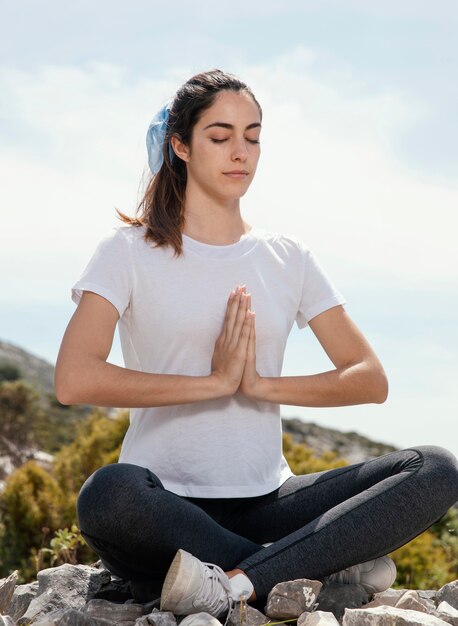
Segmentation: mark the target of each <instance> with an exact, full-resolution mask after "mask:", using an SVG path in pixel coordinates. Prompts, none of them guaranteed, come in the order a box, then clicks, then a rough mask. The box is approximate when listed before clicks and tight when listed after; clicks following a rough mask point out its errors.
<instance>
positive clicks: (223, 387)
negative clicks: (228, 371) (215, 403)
mask: <svg viewBox="0 0 458 626" xmlns="http://www.w3.org/2000/svg"><path fill="white" fill-rule="evenodd" d="M208 378H209V379H210V381H211V384H212V388H213V391H214V394H215V395H214V397H215V398H225V397H227V396H232V395H233V394H234V392H235V390H234V389H233V387H232V386H231V385H230V384H229V383H228V382H227V380H225V379H224V378H223V377H222V376H221V375H220V374H218V373H216V372H212V373H211V374H210V375H209V377H208Z"/></svg>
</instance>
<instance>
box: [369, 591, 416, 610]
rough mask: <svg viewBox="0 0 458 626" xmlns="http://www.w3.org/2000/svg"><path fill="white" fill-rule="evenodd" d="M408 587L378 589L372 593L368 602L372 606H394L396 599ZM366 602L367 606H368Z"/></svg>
mask: <svg viewBox="0 0 458 626" xmlns="http://www.w3.org/2000/svg"><path fill="white" fill-rule="evenodd" d="M407 591H410V590H409V589H391V588H390V589H387V590H386V591H380V592H379V593H374V596H373V598H372V601H371V602H369V604H371V605H372V603H373V602H376V603H377V604H374V606H381V605H382V604H384V605H386V606H396V604H397V602H398V600H399V599H400V598H401V597H402V596H403V595H404V594H405V593H407ZM369 604H368V606H369Z"/></svg>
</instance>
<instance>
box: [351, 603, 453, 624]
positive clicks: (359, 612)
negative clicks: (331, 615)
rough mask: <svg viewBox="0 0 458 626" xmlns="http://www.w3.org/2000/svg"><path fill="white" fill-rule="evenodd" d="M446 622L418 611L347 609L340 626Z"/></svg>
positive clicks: (375, 608)
mask: <svg viewBox="0 0 458 626" xmlns="http://www.w3.org/2000/svg"><path fill="white" fill-rule="evenodd" d="M446 624H447V622H444V621H443V620H441V619H439V618H437V617H435V616H434V615H428V614H427V613H422V612H420V611H412V610H410V609H397V608H396V607H394V606H376V607H374V608H372V609H347V610H346V611H345V615H344V618H343V622H342V626H446Z"/></svg>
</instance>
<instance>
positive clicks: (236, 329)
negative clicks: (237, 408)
mask: <svg viewBox="0 0 458 626" xmlns="http://www.w3.org/2000/svg"><path fill="white" fill-rule="evenodd" d="M248 302H249V295H247V294H246V293H245V287H244V286H242V287H237V289H235V290H233V291H231V294H230V296H229V299H228V302H227V308H226V315H225V317H224V322H223V328H222V330H221V333H220V335H219V337H218V339H217V340H216V343H215V349H214V351H213V357H212V362H211V372H212V373H211V375H212V376H214V377H216V378H218V379H219V381H220V383H221V384H222V386H223V388H224V389H225V390H226V394H225V395H232V394H234V393H235V392H236V391H237V389H238V387H239V385H240V381H241V379H242V376H243V370H244V367H245V361H246V357H247V349H248V340H249V337H250V326H251V317H250V313H249V305H248Z"/></svg>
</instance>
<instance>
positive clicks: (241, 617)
mask: <svg viewBox="0 0 458 626" xmlns="http://www.w3.org/2000/svg"><path fill="white" fill-rule="evenodd" d="M268 621H269V619H268V618H267V617H266V616H265V615H264V614H263V613H261V611H258V610H257V609H255V608H254V607H253V606H250V605H249V604H246V603H244V604H243V606H242V608H240V602H236V603H235V605H234V608H233V609H232V612H231V614H230V615H229V619H228V622H227V626H239V624H243V626H261V624H267V622H268ZM196 624H197V622H196Z"/></svg>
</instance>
